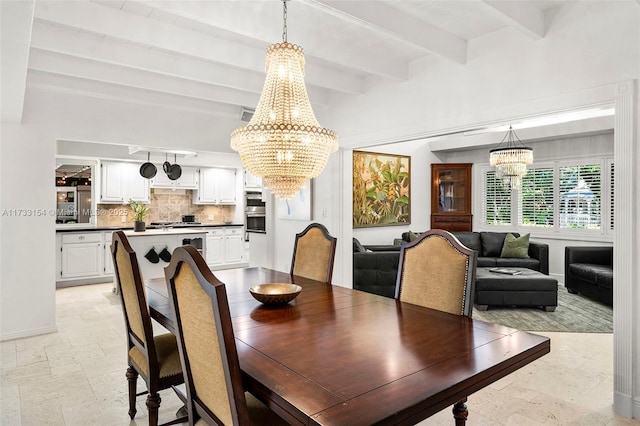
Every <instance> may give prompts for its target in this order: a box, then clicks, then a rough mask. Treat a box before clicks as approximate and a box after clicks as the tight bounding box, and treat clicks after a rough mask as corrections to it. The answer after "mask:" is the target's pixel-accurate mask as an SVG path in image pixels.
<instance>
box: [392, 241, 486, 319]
mask: <svg viewBox="0 0 640 426" xmlns="http://www.w3.org/2000/svg"><path fill="white" fill-rule="evenodd" d="M477 256H478V254H477V253H476V252H475V250H471V249H469V248H467V247H465V246H464V245H462V243H460V241H458V239H457V238H456V237H455V236H454V235H453V234H451V233H450V232H447V231H444V230H442V229H432V230H430V231H427V232H424V233H422V234H421V235H420V237H418V238H417V239H416V240H415V241H413V242H411V243H408V244H405V245H403V246H402V248H401V249H400V264H399V268H398V278H397V282H396V295H395V297H396V299H398V300H400V301H401V302H408V303H412V304H415V305H420V306H424V307H427V308H432V309H437V310H440V311H444V312H449V313H452V314H456V315H464V316H467V317H469V318H470V317H471V314H472V312H473V297H474V294H473V293H474V288H475V272H476V263H477Z"/></svg>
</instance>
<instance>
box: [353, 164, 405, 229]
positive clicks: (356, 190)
mask: <svg viewBox="0 0 640 426" xmlns="http://www.w3.org/2000/svg"><path fill="white" fill-rule="evenodd" d="M409 224H411V157H409V156H405V155H395V154H384V153H377V152H367V151H353V227H354V228H366V227H373V226H396V225H409Z"/></svg>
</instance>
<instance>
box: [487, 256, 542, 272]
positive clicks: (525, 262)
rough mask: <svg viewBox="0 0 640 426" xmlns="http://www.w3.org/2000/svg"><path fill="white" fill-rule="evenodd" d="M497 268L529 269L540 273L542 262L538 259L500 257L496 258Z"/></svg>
mask: <svg viewBox="0 0 640 426" xmlns="http://www.w3.org/2000/svg"><path fill="white" fill-rule="evenodd" d="M496 266H501V267H503V268H529V269H532V270H534V271H540V261H539V260H538V259H531V258H527V259H518V258H515V257H498V258H496Z"/></svg>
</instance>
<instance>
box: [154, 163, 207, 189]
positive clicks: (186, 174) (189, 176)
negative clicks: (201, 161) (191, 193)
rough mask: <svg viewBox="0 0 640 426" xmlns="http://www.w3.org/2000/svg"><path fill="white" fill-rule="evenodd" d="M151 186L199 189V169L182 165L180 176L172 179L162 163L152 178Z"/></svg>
mask: <svg viewBox="0 0 640 426" xmlns="http://www.w3.org/2000/svg"><path fill="white" fill-rule="evenodd" d="M151 188H172V189H177V188H180V189H198V169H196V168H195V167H182V174H181V175H180V178H178V179H176V180H171V179H169V176H167V174H166V173H165V172H164V170H162V165H160V166H159V167H158V172H157V173H156V175H155V176H154V177H153V178H152V179H151Z"/></svg>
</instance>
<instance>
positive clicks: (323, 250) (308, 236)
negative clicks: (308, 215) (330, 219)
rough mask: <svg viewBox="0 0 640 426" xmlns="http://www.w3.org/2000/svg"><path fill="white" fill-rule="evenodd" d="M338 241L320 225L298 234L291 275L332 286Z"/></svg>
mask: <svg viewBox="0 0 640 426" xmlns="http://www.w3.org/2000/svg"><path fill="white" fill-rule="evenodd" d="M337 241H338V239H337V238H335V237H332V236H331V235H330V234H329V231H328V230H327V228H326V227H325V226H324V225H322V224H320V223H312V224H311V225H309V226H307V227H306V228H305V230H304V231H302V232H300V233H299V234H296V241H295V245H294V246H293V259H292V261H291V275H295V276H299V277H304V278H310V279H312V280H316V281H322V282H324V283H327V284H331V276H332V275H333V261H334V258H335V255H336V242H337Z"/></svg>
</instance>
